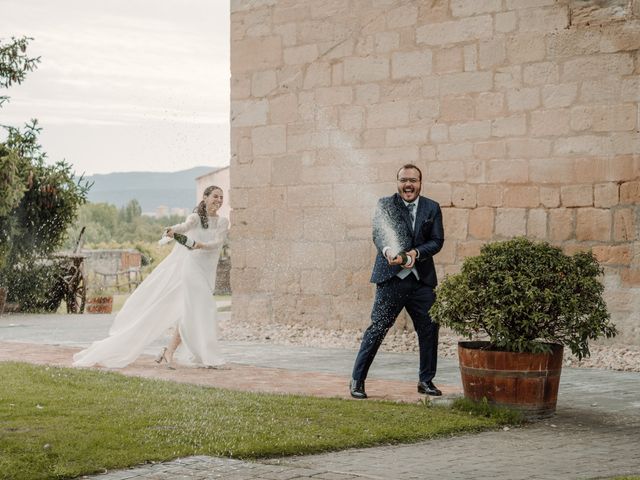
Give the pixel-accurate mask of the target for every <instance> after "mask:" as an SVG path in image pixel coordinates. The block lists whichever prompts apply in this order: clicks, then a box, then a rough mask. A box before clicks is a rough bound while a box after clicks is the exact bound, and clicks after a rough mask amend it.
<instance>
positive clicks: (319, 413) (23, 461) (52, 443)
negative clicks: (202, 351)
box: [0, 362, 514, 480]
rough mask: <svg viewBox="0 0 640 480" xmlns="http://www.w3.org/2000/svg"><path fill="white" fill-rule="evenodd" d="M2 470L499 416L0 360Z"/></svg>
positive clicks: (391, 436)
mask: <svg viewBox="0 0 640 480" xmlns="http://www.w3.org/2000/svg"><path fill="white" fill-rule="evenodd" d="M0 386H1V389H0V479H4V480H8V479H12V480H22V479H53V478H56V479H60V478H69V477H75V476H79V475H82V474H89V473H94V472H99V471H102V470H104V469H109V470H111V469H114V468H123V467H127V466H132V465H136V464H140V463H144V462H148V461H160V460H169V459H173V458H176V457H183V456H188V455H214V456H228V457H236V458H244V459H251V458H259V457H269V456H279V455H293V454H307V453H315V452H321V451H326V450H336V449H343V448H347V447H363V446H370V445H376V444H385V443H398V442H413V441H417V440H421V439H427V438H432V437H436V436H442V435H450V434H454V433H461V432H473V431H479V430H484V429H487V428H494V427H497V426H498V425H500V424H504V423H508V422H512V421H514V417H509V416H501V415H497V416H496V415H489V416H484V415H474V414H470V413H469V412H466V411H460V410H455V409H448V408H442V407H437V408H436V407H431V408H429V407H427V406H425V405H407V404H396V403H391V402H357V401H349V400H340V399H321V398H313V397H301V396H283V395H267V394H254V393H242V392H234V391H229V390H221V389H215V388H208V387H198V386H193V385H181V384H176V383H171V382H165V381H160V380H148V379H141V378H135V377H126V376H123V375H120V374H117V373H111V372H100V371H91V370H76V369H68V368H56V367H43V366H35V365H30V364H24V363H13V362H12V363H0Z"/></svg>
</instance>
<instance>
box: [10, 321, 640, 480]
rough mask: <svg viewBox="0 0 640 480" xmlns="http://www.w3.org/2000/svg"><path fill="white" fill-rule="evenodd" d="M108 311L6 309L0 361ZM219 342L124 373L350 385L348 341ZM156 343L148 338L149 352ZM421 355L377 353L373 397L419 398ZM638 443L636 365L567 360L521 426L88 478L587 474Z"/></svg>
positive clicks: (46, 351)
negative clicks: (183, 364)
mask: <svg viewBox="0 0 640 480" xmlns="http://www.w3.org/2000/svg"><path fill="white" fill-rule="evenodd" d="M111 319H112V317H110V316H92V317H88V316H75V317H74V316H61V315H57V316H46V315H11V316H6V315H5V316H2V317H0V361H2V360H11V359H20V360H26V361H30V362H34V363H50V364H56V365H68V364H69V363H70V356H71V354H72V353H73V352H74V351H77V349H78V348H80V347H81V346H83V345H86V344H88V343H89V342H90V341H91V340H93V339H97V338H102V337H103V336H104V335H105V334H106V331H107V329H108V326H109V325H110V323H111ZM160 343H161V342H160ZM223 347H224V351H225V354H226V356H227V358H228V359H229V360H230V362H231V363H230V370H206V371H204V372H206V375H203V370H201V369H187V368H183V369H181V370H180V372H179V373H180V374H179V375H177V377H180V378H176V376H175V375H176V372H172V371H170V370H166V369H162V368H158V367H157V366H156V365H155V364H154V363H153V362H152V361H151V357H150V356H146V357H142V358H141V359H140V361H138V362H136V363H135V364H134V365H133V366H131V367H129V368H127V369H124V371H123V373H125V374H128V375H141V376H153V377H157V378H165V379H167V380H172V381H177V380H182V379H184V381H193V382H195V383H205V384H207V385H215V386H225V387H230V388H238V389H241V390H242V389H251V390H258V391H277V392H292V393H293V392H295V393H305V394H315V395H327V396H345V394H346V379H348V377H349V371H350V369H351V365H352V362H353V358H354V356H355V352H353V351H347V350H339V349H312V348H306V347H297V346H275V345H264V344H249V343H243V342H235V343H225V344H224V345H223ZM156 349H157V345H154V346H151V347H150V349H149V351H148V352H147V353H148V354H152V353H153V352H155V351H156ZM301 359H303V360H304V361H301ZM416 365H417V358H416V355H415V354H394V353H381V354H380V355H379V357H378V358H377V359H376V362H375V363H374V366H373V368H372V372H371V380H370V381H368V382H367V390H368V391H370V392H371V393H374V396H376V397H378V398H393V399H396V400H401V401H416V396H415V393H414V389H415V369H416ZM309 372H314V373H313V375H312V376H310V375H309ZM196 377H197V378H196ZM202 377H206V378H205V380H203V378H202ZM309 378H313V381H312V382H309ZM437 380H438V382H437V384H438V385H439V386H440V385H442V386H443V387H445V389H446V392H447V393H448V394H450V395H454V394H456V392H459V391H460V380H459V373H458V370H457V365H456V364H455V362H452V361H450V360H441V361H440V366H439V373H438V377H437ZM305 385H306V386H305ZM301 390H304V391H301ZM639 451H640V373H629V372H613V371H604V370H587V369H570V368H565V369H563V372H562V378H561V386H560V393H559V398H558V410H557V414H556V416H554V417H553V418H551V419H549V420H546V421H542V422H538V423H533V424H530V425H527V426H524V427H520V428H514V429H510V430H506V431H491V432H484V433H480V434H475V435H464V436H458V437H451V438H442V439H436V440H430V441H424V442H419V443H415V444H411V445H396V446H383V447H375V448H367V449H354V450H347V451H342V452H333V453H327V454H321V455H310V456H304V457H285V458H280V459H269V460H263V461H258V462H245V461H240V460H234V459H225V458H214V457H190V458H184V459H178V460H175V461H172V462H165V463H158V464H151V465H144V466H140V467H137V468H132V469H127V470H120V471H115V472H105V473H104V474H101V475H95V476H92V477H85V478H95V479H103V480H119V479H155V480H159V479H203V480H204V479H214V478H224V479H231V480H233V479H235V480H245V479H272V480H278V479H280V480H286V479H326V480H332V479H333V480H338V479H345V480H346V479H378V480H379V479H427V478H439V479H469V478H474V479H492V480H507V479H514V480H515V479H550V480H551V479H553V480H558V479H592V478H603V477H608V476H613V475H624V474H636V475H638V474H640V454H639V453H638V452H639Z"/></svg>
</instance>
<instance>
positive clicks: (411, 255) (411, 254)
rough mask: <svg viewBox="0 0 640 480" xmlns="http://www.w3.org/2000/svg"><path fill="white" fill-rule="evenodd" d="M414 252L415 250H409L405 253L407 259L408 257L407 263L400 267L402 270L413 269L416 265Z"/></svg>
mask: <svg viewBox="0 0 640 480" xmlns="http://www.w3.org/2000/svg"><path fill="white" fill-rule="evenodd" d="M416 255H417V253H416V251H415V250H409V251H408V252H407V257H409V260H410V261H409V262H407V263H406V264H404V265H402V268H413V267H415V265H416Z"/></svg>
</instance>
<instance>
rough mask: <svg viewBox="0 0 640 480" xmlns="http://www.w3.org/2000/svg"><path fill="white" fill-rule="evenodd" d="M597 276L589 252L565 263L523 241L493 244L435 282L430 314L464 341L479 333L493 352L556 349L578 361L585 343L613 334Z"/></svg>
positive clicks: (544, 246)
mask: <svg viewBox="0 0 640 480" xmlns="http://www.w3.org/2000/svg"><path fill="white" fill-rule="evenodd" d="M601 274H602V269H601V267H600V265H599V264H598V262H597V261H596V259H595V258H594V257H593V255H592V254H591V253H590V252H589V253H586V252H579V253H576V254H575V255H573V256H568V255H565V254H564V253H562V251H561V250H560V249H559V248H557V247H553V246H551V245H549V244H548V243H544V242H542V243H535V242H532V241H531V240H528V239H526V238H516V239H514V240H509V241H505V242H495V243H491V244H487V245H485V246H484V247H483V248H482V250H481V253H480V255H478V256H476V257H469V258H467V259H466V260H465V261H464V263H463V265H462V270H461V272H460V273H459V274H456V275H452V276H449V277H447V278H446V279H445V280H444V282H442V284H441V285H440V286H439V287H438V290H437V300H436V303H435V304H434V306H433V307H432V309H431V315H432V317H433V319H434V320H435V321H437V322H439V323H441V324H442V325H444V326H446V327H449V328H451V329H452V330H454V331H455V332H457V333H459V334H461V335H463V336H466V337H468V338H472V337H473V336H475V335H478V334H486V335H487V336H488V337H489V341H490V343H491V347H492V348H494V349H497V350H506V351H512V352H532V353H536V352H548V351H550V350H551V346H550V343H557V344H561V345H565V346H568V347H569V348H570V349H571V351H572V352H573V354H574V355H576V356H577V357H578V358H583V357H585V356H589V344H588V341H589V340H590V339H596V338H598V337H601V336H605V337H607V338H608V337H612V336H614V335H615V334H616V328H615V326H614V325H613V324H612V323H611V321H610V317H609V313H608V312H607V309H606V305H605V302H604V299H603V298H602V292H603V290H604V287H603V285H602V283H601V282H600V279H599V277H600V275H601Z"/></svg>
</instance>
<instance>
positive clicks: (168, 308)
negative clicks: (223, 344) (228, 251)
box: [73, 186, 229, 368]
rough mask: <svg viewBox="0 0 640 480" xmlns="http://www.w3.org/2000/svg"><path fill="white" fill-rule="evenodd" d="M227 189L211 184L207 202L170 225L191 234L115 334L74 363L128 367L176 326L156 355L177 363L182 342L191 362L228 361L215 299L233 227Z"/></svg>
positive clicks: (148, 282) (126, 310) (128, 306)
mask: <svg viewBox="0 0 640 480" xmlns="http://www.w3.org/2000/svg"><path fill="white" fill-rule="evenodd" d="M222 201H223V194H222V190H221V189H220V188H219V187H216V186H210V187H207V188H206V189H205V191H204V194H203V198H202V201H201V202H200V203H199V204H198V206H197V207H196V208H195V209H194V213H192V214H190V215H189V216H188V217H187V219H186V221H185V222H184V223H180V224H178V225H174V226H172V227H169V228H168V229H167V231H166V233H165V235H166V236H168V237H173V236H174V234H176V233H180V234H183V235H186V236H187V242H186V244H185V245H190V246H191V248H189V247H187V246H184V245H179V244H178V243H177V242H176V245H175V246H174V248H173V250H172V251H171V253H170V254H169V255H168V256H167V258H165V259H164V260H163V261H162V262H161V263H160V264H159V265H158V266H157V267H156V268H155V270H153V272H152V273H151V275H149V276H148V277H147V278H146V279H145V280H144V281H143V282H142V283H141V284H140V286H139V287H138V288H137V289H136V290H135V291H134V292H133V294H132V295H131V297H129V299H128V300H127V302H126V303H125V304H124V306H123V307H122V309H121V310H120V312H119V313H118V314H117V316H116V318H115V319H114V321H113V325H111V328H110V330H109V336H108V337H107V338H105V339H104V340H100V341H97V342H94V343H93V344H92V345H91V346H90V347H89V348H87V349H85V350H82V351H81V352H78V353H76V354H75V355H74V356H73V359H74V362H73V365H74V366H82V367H90V366H92V365H102V366H104V367H108V368H122V367H125V366H127V365H129V364H130V363H132V362H133V361H135V360H136V358H138V356H139V355H140V354H141V353H142V351H143V350H144V348H145V347H146V346H147V345H149V344H150V343H151V342H153V341H154V340H156V339H157V338H158V337H160V336H161V335H162V334H163V333H165V332H166V331H167V329H169V328H170V327H175V334H174V337H173V338H172V340H171V342H170V344H169V346H168V347H166V348H165V349H163V351H162V353H161V354H160V356H159V357H158V358H157V359H156V361H157V362H158V363H160V361H162V360H166V361H167V362H168V363H169V365H172V363H173V353H174V351H175V350H176V348H177V346H178V345H179V344H180V343H181V342H182V344H183V346H184V348H185V350H186V351H187V353H188V354H189V357H190V358H189V361H190V363H193V364H196V365H200V366H208V367H215V366H219V365H222V364H223V363H224V360H223V359H222V356H221V355H220V348H219V345H218V328H217V327H218V325H217V320H216V304H215V299H214V298H213V290H214V287H215V276H216V267H217V264H218V257H219V256H220V250H221V248H222V245H223V243H224V241H225V240H226V236H227V232H228V230H229V220H227V219H226V218H224V217H219V216H218V215H217V212H218V209H219V208H220V206H221V205H222Z"/></svg>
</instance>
